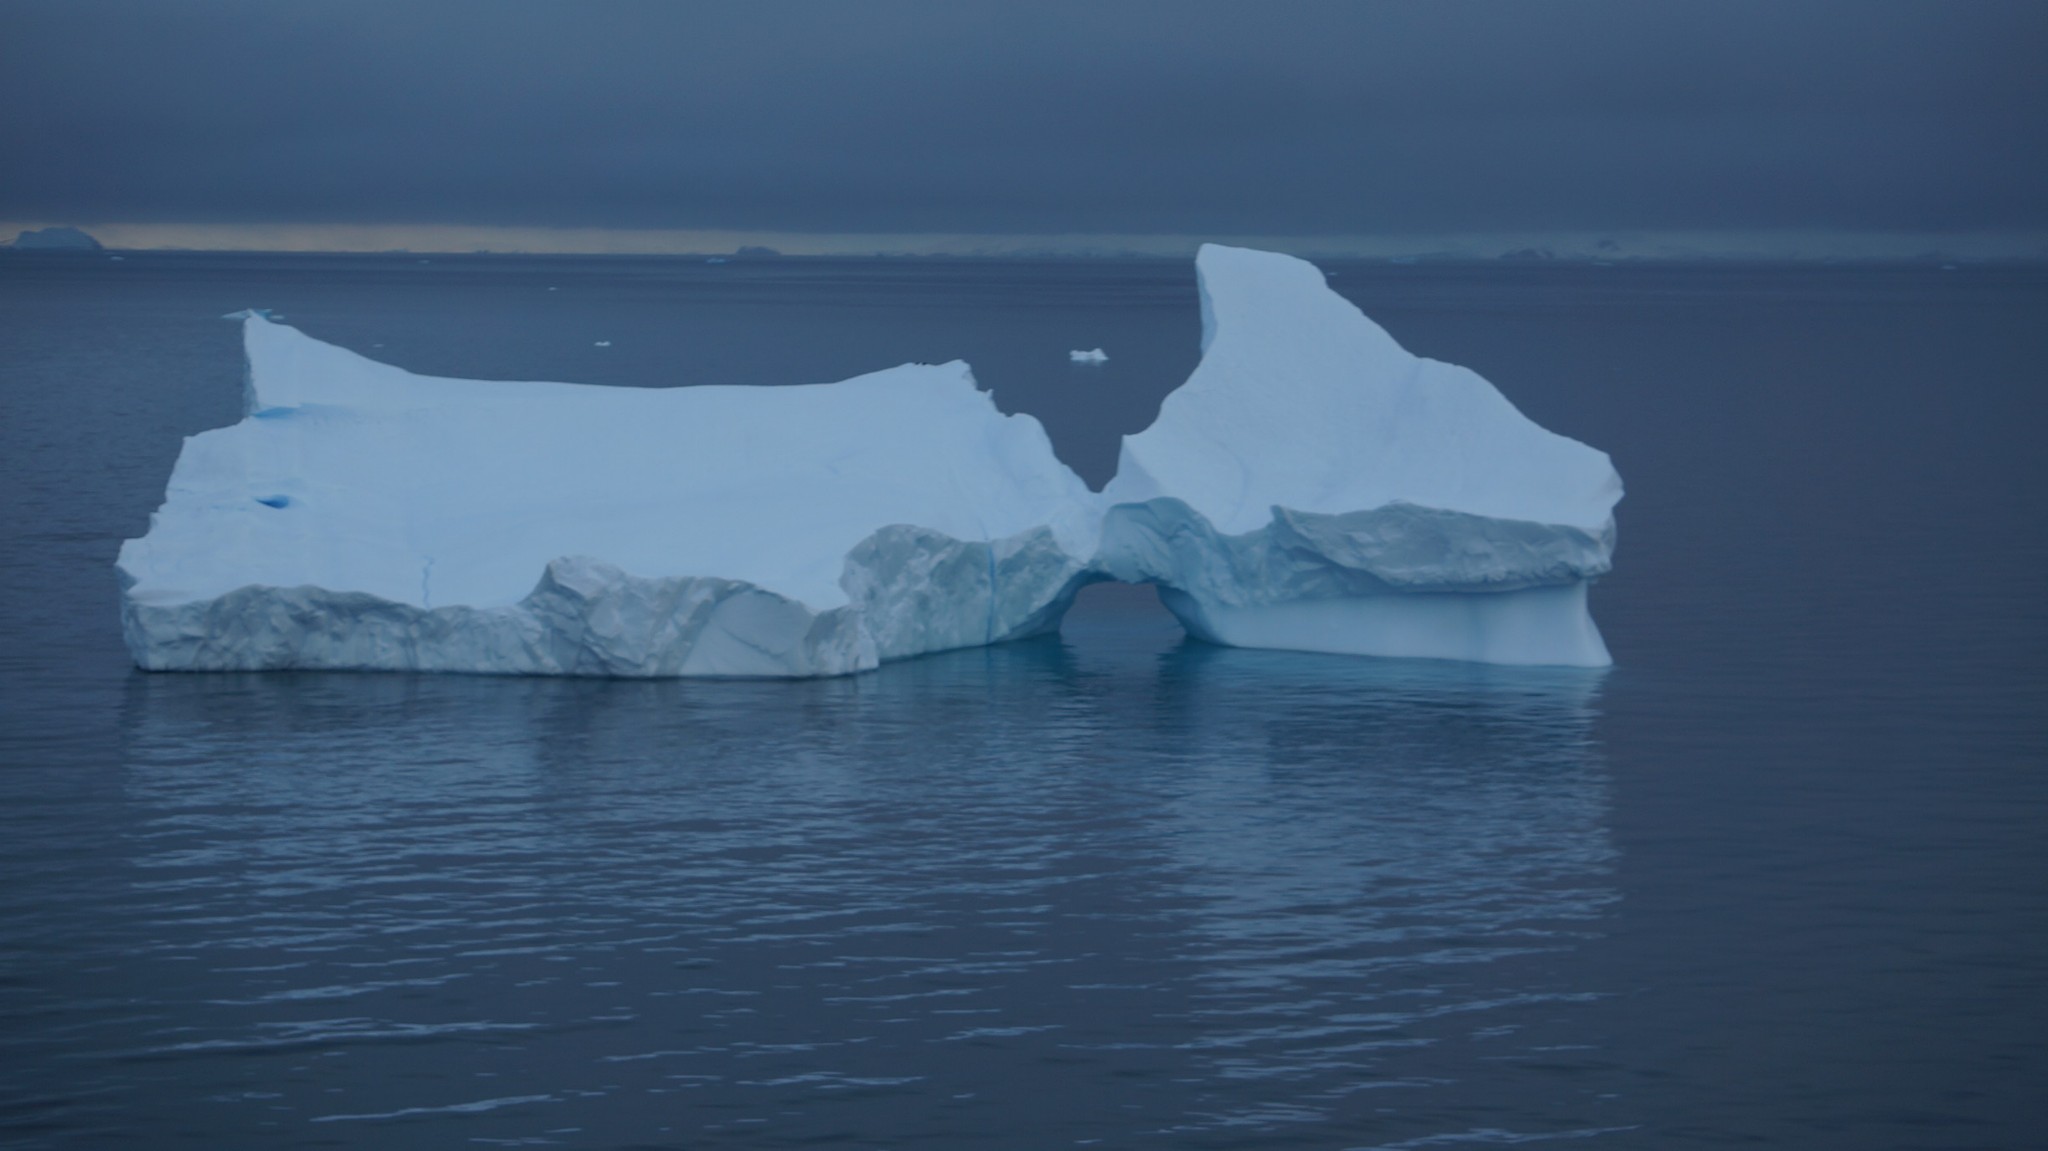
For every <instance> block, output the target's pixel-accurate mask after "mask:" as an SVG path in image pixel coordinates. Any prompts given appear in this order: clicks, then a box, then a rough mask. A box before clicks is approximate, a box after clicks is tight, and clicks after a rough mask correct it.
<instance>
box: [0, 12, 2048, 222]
mask: <svg viewBox="0 0 2048 1151" xmlns="http://www.w3.org/2000/svg"><path fill="white" fill-rule="evenodd" d="M2044 60H2048V5H2044V4H2041V3H2037V2H2033V0H2023V2H2018V3H1967V2H1962V0H1936V2H1931V3H1910V4H1909V3H1894V2H1887V0H1845V2H1811V3H1799V2H1796V0H1772V2H1737V0H1715V2H1712V3H1680V2H1674V0H1659V2H1656V3H1643V2H1640V0H1628V2H1623V3H1609V2H1597V3H1596V2H1569V0H1560V2H1555V3H1535V2H1517V3H1467V2H1458V0H1434V2H1421V0H1418V2H1415V3H1400V4H1388V3H1363V2H1351V3H1334V4H1331V3H1306V2H1295V3H1246V4H1208V3H1193V2H1188V0H1179V2H1171V3H1158V2H1143V3H1102V2H1097V3H1022V2H1016V0H1012V2H1009V3H968V2H960V0H951V2H942V3H903V2H886V3H853V2H820V3H775V2H752V3H744V4H684V3H669V2H663V3H573V4H572V3H556V4H535V3H519V2H512V0H494V2H490V3H469V2H463V3H428V2H426V0H411V2H407V3H391V2H386V0H350V2H347V3H298V2H294V3H276V2H266V3H255V4H239V3H235V4H208V3H200V4H164V3H159V2H150V3H121V4H103V3H91V2H82V0H62V2H59V3H39V2H32V3H20V2H16V3H11V4H4V5H0V157H4V159H0V173H4V174H0V215H9V216H16V217H47V218H66V219H79V220H94V219H99V220H115V219H124V220H180V221H265V222H294V221H361V222H444V223H477V224H551V225H598V226H621V227H624V226H636V227H639V226H661V227H723V228H760V229H780V230H841V231H1023V232H1052V231H1090V232H1097V231H1125V232H1170V231H1195V232H1295V233H1301V232H1382V231H1424V230H1462V229H1499V228H1712V227H1746V228H1754V227H1843V228H1898V229H1940V228H2001V227H2040V226H2043V225H2044V224H2048V66H2044V64H2043V61H2044Z"/></svg>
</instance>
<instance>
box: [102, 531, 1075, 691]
mask: <svg viewBox="0 0 2048 1151" xmlns="http://www.w3.org/2000/svg"><path fill="white" fill-rule="evenodd" d="M1091 578H1092V577H1091V576H1090V575H1089V573H1088V572H1087V570H1086V569H1084V568H1083V567H1082V566H1081V565H1080V564H1079V563H1077V562H1075V561H1074V560H1073V558H1072V557H1070V556H1068V555H1067V554H1066V553H1065V552H1063V551H1061V550H1060V549H1059V546H1058V545H1057V544H1056V543H1055V542H1054V541H1053V537H1052V533H1051V532H1049V531H1046V530H1044V529H1037V530H1035V531H1031V532H1026V533H1022V534H1021V535H1018V536H1015V537H1012V538H1010V539H1004V540H997V541H994V542H992V543H986V542H982V541H979V540H956V539H953V538H952V537H950V536H946V535H944V534H942V533H939V532H934V531H929V530H926V529H922V528H912V527H905V526H900V525H899V526H894V527H889V528H884V529H883V530H881V531H879V532H876V533H875V534H874V535H873V536H870V537H869V538H868V539H866V540H864V541H862V543H861V544H860V545H859V546H858V547H857V548H855V549H854V553H853V555H851V556H849V557H848V559H847V566H846V575H845V577H844V578H843V582H844V583H845V584H846V585H847V593H848V595H849V597H850V599H851V601H852V602H850V603H848V604H846V605H844V606H841V607H836V608H828V609H825V610H822V611H818V610H813V609H812V608H810V607H808V606H806V605H805V604H803V603H802V602H800V601H797V600H794V599H791V598H789V597H787V596H782V595H777V594H776V593H774V592H771V591H766V590H764V589H762V588H759V587H756V586H755V585H753V584H749V583H746V582H744V581H741V580H727V579H711V578H704V577H697V576H673V577H668V578H659V579H646V578H641V577H638V576H633V575H629V574H627V573H626V572H623V571H620V570H619V569H618V568H616V567H613V566H612V565H610V564H607V563H604V562H602V561H599V560H594V559H589V558H584V557H571V558H565V559H559V560H556V561H554V562H553V563H550V564H549V565H548V566H547V570H546V572H545V573H544V574H543V575H542V576H541V579H540V583H539V584H538V585H537V586H536V587H535V588H534V589H533V591H532V592H530V593H528V594H527V596H526V597H525V598H524V599H522V600H520V601H519V602H518V603H516V604H512V605H509V606H505V607H486V608H476V607H467V606H453V607H440V608H424V607H418V606H415V605H413V604H407V603H397V602H393V601H391V600H388V599H384V598H382V597H379V596H375V595H370V594H368V593H366V592H337V591H329V590H327V589H325V588H319V587H310V586H307V587H293V588H276V587H260V586H250V587H243V588H237V589H236V590H234V591H231V592H228V593H227V594H225V595H221V596H216V597H213V598H209V599H199V600H186V601H183V602H178V603H166V604H156V603H149V602H144V601H138V600H137V599H135V598H134V597H132V596H124V597H123V599H122V611H121V618H122V630H123V633H124V638H126V640H127V642H128V648H129V650H130V651H132V652H133V653H134V654H135V661H136V663H137V665H138V666H140V667H142V668H143V669H145V670H148V671H279V670H287V669H302V670H315V669H317V670H327V671H456V672H473V673H478V674H486V675H489V674H497V675H584V676H617V677H677V676H730V677H754V676H759V677H809V676H831V675H847V674H851V673H853V672H858V671H866V670H867V669H869V668H872V667H874V666H876V665H877V664H878V663H880V662H881V661H882V660H885V659H901V658H904V657H907V656H913V655H921V654H924V653H926V652H933V651H944V650H948V649H950V648H956V647H972V646H979V645H982V644H990V643H1001V642H1004V641H1007V640H1012V639H1022V638H1024V637H1026V636H1031V635H1037V634H1040V633H1042V632H1046V631H1050V630H1053V629H1055V628H1057V627H1058V626H1059V621H1060V617H1061V616H1063V615H1065V614H1066V609H1067V607H1068V606H1069V605H1070V604H1072V603H1073V600H1074V595H1075V593H1076V592H1078V591H1079V590H1080V588H1081V587H1082V586H1083V585H1084V584H1086V583H1088V582H1090V580H1091Z"/></svg>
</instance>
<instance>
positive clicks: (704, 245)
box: [0, 221, 2048, 265]
mask: <svg viewBox="0 0 2048 1151" xmlns="http://www.w3.org/2000/svg"><path fill="white" fill-rule="evenodd" d="M51 228H55V229H58V230H60V231H62V232H67V233H75V234H76V235H77V236H79V237H83V238H84V239H85V240H86V241H88V242H89V243H90V244H92V245H95V246H92V247H80V246H71V247H63V248H59V247H56V246H46V245H43V244H30V245H23V244H21V243H20V242H19V241H17V242H16V243H15V244H13V245H10V246H7V247H0V251H14V252H19V251H28V250H39V251H54V250H65V251H73V252H76V251H104V252H108V253H115V252H120V253H130V252H150V251H155V252H168V251H188V252H249V253H255V252H267V253H290V254H315V253H321V254H351V255H387V256H414V257H426V258H435V257H449V256H465V255H514V256H664V257H684V258H698V259H705V260H715V259H725V260H735V261H751V260H759V259H767V258H772V257H782V256H788V257H803V256H827V257H946V258H996V259H1091V258H1146V257H1153V258H1161V259H1187V258H1189V257H1190V256H1191V255H1192V254H1193V252H1194V250H1195V249H1196V247H1198V246H1199V245H1200V244H1201V243H1203V242H1205V241H1209V240H1215V241H1217V242H1221V243H1228V244H1238V245H1244V246H1250V247H1260V248H1265V249H1268V250H1272V251H1281V252H1288V253H1290V254H1294V255H1299V256H1304V257H1307V258H1312V259H1335V260H1387V261H1389V262H1393V263H1411V262H1413V263H1425V262H1426V263H1470V262H1474V261H1495V260H1498V261H1502V262H1511V263H1517V264H1543V263H1579V264H1596V265H1597V264H1639V263H1664V262H1672V263H1686V264H1696V263H1718V262H1731V263H1881V264H1900V263H1907V264H1942V263H1958V264H1960V263H2041V262H2048V231H2043V232H2035V231H1979V232H1846V231H1783V230H1780V231H1736V230H1730V231H1714V232H1709V231H1666V232H1655V231H1641V232H1598V233H1596V232H1526V233H1524V232H1497V233H1462V234H1424V233H1410V234H1399V235H1317V236H1285V235H1277V236H1236V235H1194V234H1179V233H1175V234H1157V235H1122V234H1115V235H1110V234H1070V235H1025V234H1017V235H997V234H971V233H961V234H944V233H903V234H886V233H860V234H855V233H837V234H805V233H782V232H773V233H766V232H737V231H712V230H695V231H691V230H676V229H671V230H653V229H644V230H612V229H597V228H583V229H577V228H513V227H502V228H501V227H476V226H470V225H459V226H440V225H425V224H420V225H372V224H320V225H282V224H247V225H220V224H204V225H200V224H134V223H95V224H91V225H87V226H84V227H78V226H71V225H63V224H52V223H50V222H45V221H20V222H6V221H0V235H7V234H10V233H21V234H24V235H26V234H39V233H44V232H46V231H47V230H49V229H51Z"/></svg>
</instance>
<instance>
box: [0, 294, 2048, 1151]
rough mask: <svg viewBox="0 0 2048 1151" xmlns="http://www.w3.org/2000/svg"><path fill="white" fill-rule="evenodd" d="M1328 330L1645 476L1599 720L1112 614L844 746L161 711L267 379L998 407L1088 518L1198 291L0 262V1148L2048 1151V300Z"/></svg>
mask: <svg viewBox="0 0 2048 1151" xmlns="http://www.w3.org/2000/svg"><path fill="white" fill-rule="evenodd" d="M1331 267H1332V268H1333V270H1335V271H1336V273H1337V278H1336V279H1335V280H1334V281H1333V283H1334V284H1335V285H1336V286H1337V287H1338V288H1340V289H1341V290H1343V291H1345V292H1346V293H1347V294H1349V295H1351V296H1352V297H1353V298H1354V299H1355V300H1357V301H1358V302H1359V303H1360V304H1361V305H1362V306H1364V307H1365V308H1366V309H1367V310H1368V311H1369V312H1370V313H1371V314H1372V315H1374V316H1375V317H1376V318H1378V319H1380V320H1381V321H1382V322H1383V323H1385V324H1386V325H1387V326H1388V327H1389V328H1390V330H1392V331H1393V332H1394V334H1395V335H1396V336H1397V337H1399V338H1401V339H1402V340H1403V341H1404V342H1405V343H1407V344H1408V345H1409V346H1410V347H1411V348H1413V349H1415V350H1416V351H1419V352H1421V353H1424V354H1427V355H1432V356H1436V357H1438V358H1441V359H1447V360H1452V361H1455V362H1459V363H1464V364H1467V365H1470V366H1472V367H1474V368H1476V369H1478V370H1479V371H1480V372H1482V373H1483V374H1485V375H1486V376H1488V377H1489V378H1490V379H1492V380H1494V381H1495V382H1496V383H1497V384H1498V385H1499V386H1501V388H1502V389H1503V390H1504V391H1506V392H1507V394H1508V395H1509V396H1510V397H1511V398H1512V399H1514V400H1515V401H1516V402H1517V403H1518V404H1520V405H1521V406H1522V407H1523V409H1524V410H1525V411H1527V412H1529V414H1530V415H1532V416H1533V417H1535V418H1536V419H1537V420H1539V421H1540V422H1542V423H1544V424H1546V425H1547V426H1550V427H1552V428H1554V429H1556V430H1558V431H1561V432H1564V433H1566V434H1569V435H1573V436H1576V437H1579V438H1581V439H1584V440H1586V441H1588V442H1590V443H1593V444H1595V445H1597V446H1599V447H1602V448H1605V449H1607V450H1608V451H1610V452H1611V453H1612V454H1613V456H1614V457H1615V460H1616V462H1617V464H1618V465H1619V467H1620V469H1621V471H1622V474H1623V476H1624V477H1625V479H1626V480H1627V483H1628V486H1629V495H1628V498H1627V500H1626V501H1625V502H1624V503H1623V505H1622V507H1621V512H1620V515H1621V525H1622V532H1621V539H1622V545H1621V550H1620V554H1619V556H1618V565H1619V566H1618V570H1617V572H1616V574H1615V575H1614V576H1612V577H1611V578H1610V579H1608V580H1607V581H1605V582H1603V583H1602V584H1601V586H1600V587H1598V588H1597V589H1596V590H1595V595H1594V610H1595V614H1596V616H1597V617H1598V619H1599V620H1600V623H1601V625H1602V627H1603V628H1604V630H1605V632H1606V635H1607V639H1608V642H1609V644H1610V645H1611V647H1612V648H1613V650H1614V653H1615V656H1616V659H1617V661H1618V663H1617V666H1616V667H1615V668H1614V669H1613V670H1612V671H1611V672H1608V673H1605V674H1576V673H1563V672H1543V671H1510V670H1503V669H1486V668H1478V667H1467V666H1459V665H1451V664H1432V663H1424V662H1413V663H1411V662H1404V661H1381V660H1353V659H1344V658H1340V657H1327V656H1309V655H1295V654H1288V653H1273V652H1246V651H1234V650H1228V649H1220V648H1215V647H1210V646H1205V645H1201V644H1196V643H1191V642H1188V641H1185V640H1184V639H1183V638H1182V637H1181V635H1180V633H1179V631H1178V629H1177V628H1176V627H1175V625H1174V624H1173V622H1172V620H1171V618H1170V617H1168V616H1166V615H1165V614H1164V613H1163V612H1162V611H1161V610H1160V609H1159V608H1158V606H1157V603H1156V601H1154V600H1152V599H1151V598H1150V595H1149V593H1148V592H1146V591H1144V590H1142V589H1116V588H1101V589H1093V590H1092V591H1091V594H1090V595H1089V596H1087V597H1086V598H1084V600H1083V602H1082V604H1081V605H1080V606H1079V607H1078V608H1077V609H1076V612H1075V615H1074V616H1073V617H1072V618H1071V619H1070V621H1069V624H1068V627H1067V629H1066V631H1065V633H1064V634H1063V635H1062V636H1060V637H1057V638H1046V639H1042V640H1036V641H1031V642H1026V643H1019V644H1014V645H1009V646H1005V647H999V648H992V649H986V650H978V651H968V652H959V653H953V654H948V655H941V656H936V657H931V658H926V659H920V660H915V661H910V662H906V663H902V664H896V665H891V666H889V667H885V668H883V669H882V670H880V671H878V672H875V673H873V674H869V675H865V676H860V677H856V678H851V679H845V680H835V681H829V682H808V683H740V682H730V683H703V682H688V683H683V682H670V683H648V682H603V681H589V682H574V681H545V680H504V679H485V678H469V677H423V676H396V675H360V676H355V675H310V674H307V675H297V674H275V675H163V676H150V675H144V674H142V673H139V672H136V671H133V670H132V669H131V668H130V666H129V664H128V661H127V658H126V654H125V652H124V651H123V649H122V647H121V643H120V637H119V630H118V624H117V618H116V607H115V603H116V591H115V584H114V577H113V573H112V568H111V565H112V562H113V557H114V552H115V549H116V548H117V546H118V543H119V541H120V540H121V539H122V538H124V537H127V536H133V535H138V534H140V533H141V532H142V531H143V530H144V528H145V526H146V523H147V518H148V515H149V512H150V511H151V510H152V509H153V508H154V506H155V505H156V503H157V501H158V500H159V498H160V496H161V492H162V488H163V482H164V478H165V477H166V475H167V474H168V472H169V469H170V466H171V462H172V460H173V459H174V458H175V457H176V454H177V450H178V445H179V440H180V437H181V436H184V435H187V434H190V433H193V432H196V431H199V430H202V429H204V428H208V427H213V426H218V425H221V424H225V423H229V422H232V421H233V420H234V419H235V418H237V416H238V414H239V412H238V406H239V401H240V364H239V357H238V347H237V340H236V332H235V329H234V327H233V326H232V325H229V324H225V323H221V322H220V321H219V320H217V319H216V318H215V317H217V316H219V315H220V314H221V313H223V312H227V311H230V310H232V309H236V308H241V307H246V306H250V305H256V306H266V307H271V308H274V309H276V310H277V311H278V312H280V313H282V314H283V316H284V318H285V319H286V320H287V322H291V323H295V324H298V325H300V326H302V327H303V328H304V329H305V330H307V331H308V332H310V333H312V334H314V335H316V336H319V337H322V338H325V339H330V340H334V341H336V342H339V343H342V344H345V345H347V346H349V347H352V348H355V349H357V350H359V351H363V352H365V353H368V354H370V355H373V356H376V357H379V358H383V359H387V360H389V361H392V362H394V363H398V364H400V365H402V366H405V367H407V368H411V369H414V370H418V371H423V372H431V373H440V374H450V375H465V376H479V377H490V378H541V379H564V380H579V381H589V382H599V383H611V384H620V385H631V386H671V385H677V384H687V383H699V382H744V383H764V384H765V383H790V382H807V381H816V380H826V379H834V378H839V377H843V376H846V375H850V374H853V373H856V372H859V371H863V370H868V369H873V368H879V367H884V366H888V365H891V364H894V363H898V362H901V361H904V360H910V359H921V360H943V359H949V358H953V357H956V356H960V357H965V358H967V359H969V360H970V361H972V362H973V363H974V365H975V367H976V369H977V373H978V376H979V378H980V379H981V380H982V382H983V383H984V384H985V385H986V386H988V387H989V388H991V389H992V390H993V392H994V394H995V396H996V399H997V401H998V403H1000V404H1001V405H1002V406H1003V407H1005V408H1006V409H1007V410H1012V411H1018V410H1021V411H1029V412H1031V413H1033V414H1035V415H1037V416H1039V417H1040V418H1041V419H1042V420H1043V421H1044V422H1045V423H1046V425H1047V426H1048V428H1049V429H1050V431H1051V434H1052V436H1053V438H1054V441H1055V444H1056V446H1057V447H1058V449H1059V451H1060V452H1061V454H1062V456H1063V457H1065V458H1066V459H1068V460H1069V461H1070V462H1071V463H1073V464H1074V465H1075V466H1076V467H1077V468H1078V469H1079V470H1080V471H1081V472H1082V474H1083V475H1084V476H1085V477H1086V478H1088V479H1089V480H1090V481H1091V482H1094V483H1096V484H1100V483H1101V481H1102V480H1104V479H1106V478H1107V476H1108V474H1109V472H1110V471H1111V470H1112V468H1113V466H1114V459H1115V450H1116V442H1117V437H1118V436H1119V435H1121V434H1123V433H1125V432H1128V431H1134V430H1137V429H1138V428H1141V427H1143V426H1144V425H1145V424H1146V423H1147V422H1148V421H1149V420H1150V418H1151V416H1152V414H1153V412H1154V411H1155V410H1156V407H1157V404H1158V402H1159V399H1160V397H1161V396H1163V395H1164V394H1165V393H1166V392H1167V391H1168V390H1170V389H1171V388H1172V387H1173V386H1174V385H1175V384H1176V383H1178V382H1179V380H1180V379H1181V378H1182V377H1184V376H1185V374H1186V373H1187V371H1188V370H1189V369H1190V368H1191V367H1192V366H1193V363H1194V361H1195V357H1196V347H1195V345H1196V338H1197V330H1198V325H1199V321H1198V318H1197V315H1196V308H1195V297H1194V291H1193V286H1192V274H1191V270H1190V269H1189V268H1188V267H1187V266H1186V265H1184V264H1178V263H1149V262H1130V263H1117V262H1105V263H1049V262H1044V263H1001V262H960V263H949V262H940V261H901V262H830V261H799V260H782V261H764V262H757V263H738V262H736V263H732V264H726V265H705V264H701V263H690V262H682V261H653V260H645V261H573V260H524V261H522V260H514V259H509V258H472V259H452V260H451V259H437V260H434V261H432V262H420V261H416V260H414V259H411V258H403V259H401V258H393V257H383V258H362V259H342V258H302V259H286V258H274V257H273V258H219V257H203V256H189V255H188V256H170V255H164V256H146V255H133V256H129V257H128V258H127V259H125V260H122V261H112V260H108V259H105V258H103V257H87V258H62V257H47V258H29V257H23V256H13V257H9V258H6V259H0V484H4V487H0V1146H6V1147H15V1148H67V1149H69V1148H88V1147H90V1148H99V1147H149V1148H157V1147H193V1148H287V1147H352V1146H365V1147H369V1146H375V1147H380V1148H385V1147H389V1148H415V1147H417V1148H446V1147H457V1146H472V1145H481V1146H561V1147H589V1148H615V1147H616V1148H625V1147H634V1148H699V1147H784V1146H846V1147H864V1148H865V1147H874V1148H956V1147H976V1148H981V1147H987V1148H1018V1149H1026V1148H1032V1149H1035V1148H1053V1147H1069V1146H1102V1147H1191V1148H1212V1147H1214V1148H1224V1147H1229V1148H1373V1147H1377V1148H1390V1147H1402V1148H1415V1147H1436V1146H1456V1145H1463V1144H1471V1145H1486V1144H1504V1143H1514V1142H1521V1141H1533V1140H1558V1141H1564V1142H1576V1143H1583V1144H1587V1145H1591V1146H1595V1147H1631V1148H1632V1147H1650V1146H1655V1147H1719V1146H1728V1145H1758V1146H1779V1147H1796V1148H1845V1149H1847V1148H1858V1149H1861V1148H1877V1147H1901V1148H1904V1147H1916V1148H1921V1147H1924V1148H1965V1147H1982V1148H2012V1147H2025V1146H2038V1145H2040V1144H2041V1141H2042V1139H2043V1138H2044V1136H2043V1135H2042V1131H2043V1129H2044V1127H2048V1106H2044V1104H2043V1102H2042V1100H2043V1099H2044V1098H2048V1092H2044V1091H2043V1086H2042V1085H2043V1084H2044V1083H2048V450H2043V448H2042V443H2041V441H2042V439H2043V434H2044V432H2048V419H2044V417H2048V271H2042V270H2039V269H2036V270H2012V269H2006V270H1997V269H1988V268H1968V267H1966V268H1962V269H1959V270H1956V271H1950V272H1943V271H1938V270H1934V269H1924V270H1923V269H1894V270H1883V269H1877V270H1873V269H1825V268H1823V269H1805V270H1790V269H1764V268H1747V269H1742V268H1717V269H1705V268H1695V269H1670V268H1666V269H1645V268H1605V269H1603V268H1590V267H1573V268H1556V267H1512V266H1499V267H1477V266H1472V267H1430V266H1426V265H1418V266H1413V267H1391V266H1385V265H1377V266H1375V265H1363V264H1359V265H1350V264H1337V265H1331ZM600 340H608V341H610V346H609V347H598V346H597V341H600ZM1098 345H1100V346H1102V347H1104V348H1105V349H1107V350H1108V352H1109V354H1110V356H1111V359H1110V361H1109V363H1108V364H1106V365H1103V366H1101V367H1099V368H1091V367H1080V366H1074V365H1070V364H1069V363H1067V362H1066V352H1067V351H1068V350H1069V349H1072V348H1092V347H1096V346H1098Z"/></svg>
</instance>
